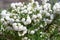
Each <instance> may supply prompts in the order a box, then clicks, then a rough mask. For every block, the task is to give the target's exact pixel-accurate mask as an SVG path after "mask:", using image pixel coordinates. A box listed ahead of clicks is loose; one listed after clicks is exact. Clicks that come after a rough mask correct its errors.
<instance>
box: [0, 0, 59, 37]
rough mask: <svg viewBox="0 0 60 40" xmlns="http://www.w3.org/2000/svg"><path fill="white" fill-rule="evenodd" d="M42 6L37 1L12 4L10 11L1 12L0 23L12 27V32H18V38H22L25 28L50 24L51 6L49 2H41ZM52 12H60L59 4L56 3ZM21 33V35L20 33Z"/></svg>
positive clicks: (26, 30) (31, 32) (45, 0)
mask: <svg viewBox="0 0 60 40" xmlns="http://www.w3.org/2000/svg"><path fill="white" fill-rule="evenodd" d="M41 1H42V3H44V4H43V5H39V3H38V2H37V1H34V0H33V1H32V2H30V3H28V4H25V3H21V2H19V3H12V4H11V9H10V10H11V11H7V10H3V11H2V12H1V23H2V25H4V26H6V27H12V29H13V30H15V31H18V35H19V36H24V35H25V34H26V33H27V32H28V30H30V29H28V28H27V27H29V25H30V27H33V26H34V27H36V25H37V24H39V26H38V27H37V28H36V29H37V30H39V27H42V28H43V27H44V26H46V25H47V24H50V23H51V22H52V20H53V18H54V15H53V13H52V9H51V4H50V3H47V1H49V0H41ZM53 10H54V12H58V11H59V12H60V3H56V4H55V5H54V7H53ZM20 32H22V34H21V33H20ZM34 33H35V29H34V30H32V31H31V30H30V34H34Z"/></svg>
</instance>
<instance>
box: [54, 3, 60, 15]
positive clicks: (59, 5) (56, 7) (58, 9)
mask: <svg viewBox="0 0 60 40" xmlns="http://www.w3.org/2000/svg"><path fill="white" fill-rule="evenodd" d="M53 10H54V13H58V14H60V2H58V3H56V4H55V5H54V7H53Z"/></svg>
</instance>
